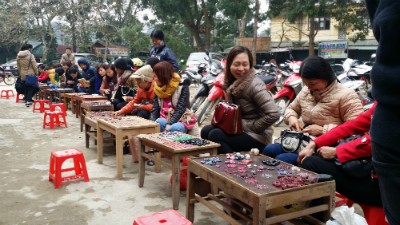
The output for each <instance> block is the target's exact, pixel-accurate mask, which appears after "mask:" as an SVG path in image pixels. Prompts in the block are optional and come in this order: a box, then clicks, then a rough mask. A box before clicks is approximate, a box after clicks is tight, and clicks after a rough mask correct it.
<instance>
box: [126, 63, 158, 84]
mask: <svg viewBox="0 0 400 225" xmlns="http://www.w3.org/2000/svg"><path fill="white" fill-rule="evenodd" d="M131 77H132V78H141V79H142V80H143V81H152V80H153V69H152V68H151V66H150V65H144V66H143V67H141V68H139V69H138V70H136V72H135V73H133V75H132V76H131Z"/></svg>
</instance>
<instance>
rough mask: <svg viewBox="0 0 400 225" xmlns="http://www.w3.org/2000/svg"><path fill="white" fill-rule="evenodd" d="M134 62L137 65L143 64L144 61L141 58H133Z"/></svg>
mask: <svg viewBox="0 0 400 225" xmlns="http://www.w3.org/2000/svg"><path fill="white" fill-rule="evenodd" d="M132 63H133V65H134V66H137V67H141V66H143V61H142V60H141V59H139V58H133V59H132Z"/></svg>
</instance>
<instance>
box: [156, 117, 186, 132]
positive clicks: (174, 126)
mask: <svg viewBox="0 0 400 225" xmlns="http://www.w3.org/2000/svg"><path fill="white" fill-rule="evenodd" d="M156 122H157V123H159V124H160V131H161V132H163V131H165V128H166V127H167V120H166V119H164V118H158V119H156ZM169 131H178V132H181V133H186V132H187V130H186V128H185V126H184V125H183V123H181V122H177V123H174V124H171V126H170V128H169Z"/></svg>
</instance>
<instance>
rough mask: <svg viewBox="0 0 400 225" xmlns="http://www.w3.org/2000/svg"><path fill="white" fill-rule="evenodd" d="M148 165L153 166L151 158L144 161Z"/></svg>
mask: <svg viewBox="0 0 400 225" xmlns="http://www.w3.org/2000/svg"><path fill="white" fill-rule="evenodd" d="M146 164H147V165H148V166H154V164H155V163H154V161H153V160H149V161H147V163H146Z"/></svg>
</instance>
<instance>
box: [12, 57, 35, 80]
mask: <svg viewBox="0 0 400 225" xmlns="http://www.w3.org/2000/svg"><path fill="white" fill-rule="evenodd" d="M17 67H18V72H19V75H20V76H21V80H25V79H26V75H27V74H29V75H36V74H37V73H38V69H37V66H36V60H35V56H34V55H33V54H32V53H31V51H29V50H24V51H20V52H18V54H17Z"/></svg>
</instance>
